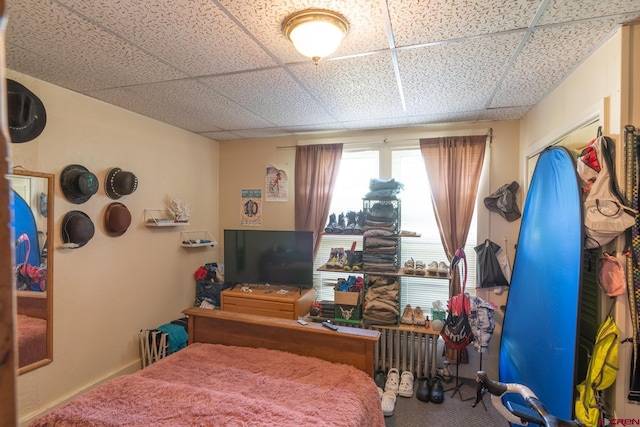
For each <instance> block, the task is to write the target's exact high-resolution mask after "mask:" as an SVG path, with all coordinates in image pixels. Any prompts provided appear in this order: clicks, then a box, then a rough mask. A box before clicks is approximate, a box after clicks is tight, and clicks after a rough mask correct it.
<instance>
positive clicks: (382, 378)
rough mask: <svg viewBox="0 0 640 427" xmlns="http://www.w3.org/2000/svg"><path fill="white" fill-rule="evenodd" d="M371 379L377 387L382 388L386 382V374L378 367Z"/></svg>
mask: <svg viewBox="0 0 640 427" xmlns="http://www.w3.org/2000/svg"><path fill="white" fill-rule="evenodd" d="M373 381H374V382H375V383H376V385H377V386H378V387H380V388H381V389H384V387H385V384H386V383H387V374H385V373H384V371H383V370H382V369H378V370H377V371H376V373H375V375H374V376H373Z"/></svg>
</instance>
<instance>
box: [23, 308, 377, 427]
mask: <svg viewBox="0 0 640 427" xmlns="http://www.w3.org/2000/svg"><path fill="white" fill-rule="evenodd" d="M184 313H185V315H187V316H188V318H189V345H188V346H187V347H186V348H184V349H182V350H180V351H178V352H176V353H174V354H171V355H169V356H167V357H165V358H163V359H161V360H160V361H158V362H156V363H154V364H152V365H150V366H148V367H146V368H144V369H142V370H140V371H138V372H136V373H134V374H130V375H123V376H120V377H118V378H115V379H113V380H110V381H108V382H106V383H104V384H102V385H100V386H98V387H96V388H94V389H93V390H91V391H89V392H87V393H85V394H84V395H82V396H79V397H77V398H75V399H74V400H72V401H70V402H69V403H66V404H64V405H62V406H60V407H59V408H56V409H54V410H52V411H51V412H49V413H47V414H44V415H43V416H41V417H39V418H38V419H36V420H34V421H33V422H32V423H31V424H30V425H31V426H33V427H38V426H52V425H56V426H58V425H60V426H66V425H83V426H103V425H135V426H248V425H251V426H276V425H277V426H279V427H288V426H291V427H293V426H296V427H298V426H301V425H313V426H367V427H369V426H384V416H383V414H382V409H381V405H380V397H379V394H378V391H377V388H376V385H375V383H374V381H373V379H372V375H371V374H372V370H373V347H374V344H375V342H376V341H377V339H378V334H379V333H378V332H377V331H371V330H365V329H358V328H350V327H340V329H339V330H338V331H337V332H334V331H332V330H330V329H326V328H324V327H322V326H321V325H319V324H317V323H312V322H310V323H309V324H307V325H301V324H299V323H297V322H296V321H294V320H288V319H276V318H270V317H263V316H253V315H245V314H239V313H229V312H224V311H220V310H206V309H188V310H185V312H184Z"/></svg>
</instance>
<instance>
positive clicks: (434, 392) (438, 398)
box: [429, 377, 444, 403]
mask: <svg viewBox="0 0 640 427" xmlns="http://www.w3.org/2000/svg"><path fill="white" fill-rule="evenodd" d="M429 399H430V400H431V401H432V402H433V403H442V402H444V387H443V386H442V378H440V377H433V379H432V380H431V394H430V395H429Z"/></svg>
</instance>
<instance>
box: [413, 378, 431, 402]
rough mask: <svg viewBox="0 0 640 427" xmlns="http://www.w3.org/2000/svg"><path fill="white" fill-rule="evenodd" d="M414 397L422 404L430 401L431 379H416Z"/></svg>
mask: <svg viewBox="0 0 640 427" xmlns="http://www.w3.org/2000/svg"><path fill="white" fill-rule="evenodd" d="M416 397H417V398H418V400H421V401H423V402H429V401H430V400H431V379H429V377H420V378H419V379H418V390H416Z"/></svg>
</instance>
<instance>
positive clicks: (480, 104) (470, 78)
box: [398, 33, 523, 115]
mask: <svg viewBox="0 0 640 427" xmlns="http://www.w3.org/2000/svg"><path fill="white" fill-rule="evenodd" d="M522 37H523V34H520V33H510V34H505V35H501V36H492V37H483V38H472V39H467V40H464V41H460V42H454V43H445V44H440V45H435V46H428V47H424V48H419V49H406V50H400V51H398V61H399V63H400V76H401V78H402V86H403V88H404V92H405V98H406V102H407V112H408V114H410V115H424V114H437V113H452V112H460V111H464V110H479V109H482V108H484V107H485V106H486V105H487V103H488V102H489V100H490V97H491V95H492V94H493V91H494V90H495V85H496V82H497V81H499V79H500V77H501V76H502V74H503V73H504V72H505V70H506V69H507V65H508V64H509V61H510V59H511V57H512V56H513V54H514V53H515V51H516V48H517V46H518V44H519V43H520V40H521V39H522Z"/></svg>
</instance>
